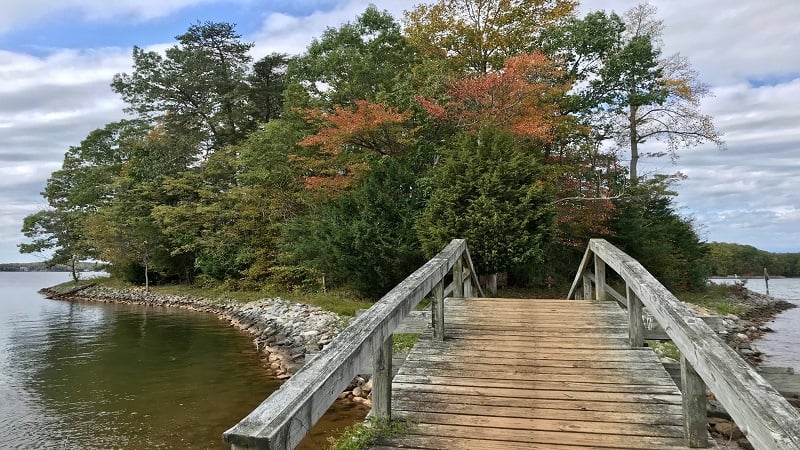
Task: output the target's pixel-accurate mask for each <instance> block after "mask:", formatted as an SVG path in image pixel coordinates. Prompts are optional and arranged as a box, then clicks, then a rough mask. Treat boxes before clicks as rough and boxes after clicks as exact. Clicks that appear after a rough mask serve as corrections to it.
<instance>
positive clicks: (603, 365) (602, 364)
mask: <svg viewBox="0 0 800 450" xmlns="http://www.w3.org/2000/svg"><path fill="white" fill-rule="evenodd" d="M416 361H438V362H444V363H452V362H455V363H460V362H463V361H464V359H463V358H461V357H458V356H453V355H422V354H419V353H409V354H408V356H407V357H406V362H407V364H414V363H415V362H416ZM482 361H483V364H484V365H485V366H487V369H488V366H494V365H501V366H502V365H509V364H514V365H516V366H518V367H573V368H584V369H618V368H619V367H620V366H621V364H620V361H597V360H591V361H571V360H566V361H561V360H556V359H547V360H538V361H537V360H530V359H514V360H508V359H505V360H501V359H496V358H485V359H483V360H482ZM624 363H625V364H624V365H625V366H626V367H630V368H631V369H634V370H635V369H643V368H652V367H653V363H652V362H646V361H634V362H631V361H624Z"/></svg>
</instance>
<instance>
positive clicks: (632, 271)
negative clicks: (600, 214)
mask: <svg viewBox="0 0 800 450" xmlns="http://www.w3.org/2000/svg"><path fill="white" fill-rule="evenodd" d="M592 266H593V267H594V272H593V273H592V272H591V269H592ZM606 267H610V268H611V269H613V270H614V271H615V272H616V273H617V274H618V275H619V276H620V278H622V280H623V281H624V282H625V286H626V288H625V291H626V295H625V296H624V297H623V296H621V295H619V294H617V293H616V291H614V290H613V289H611V288H610V287H609V286H608V285H607V284H606ZM593 288H594V290H593ZM578 291H582V292H581V294H582V295H581V296H582V298H584V299H592V298H593V297H594V299H596V300H605V299H606V298H607V295H609V293H613V294H610V295H612V296H613V297H614V298H615V299H617V300H618V301H620V302H621V303H622V304H623V305H625V306H626V307H627V310H628V325H629V340H630V345H631V346H633V347H641V346H643V345H644V336H645V327H644V323H643V319H642V317H643V316H642V308H643V307H646V308H647V312H648V313H649V315H651V316H652V317H653V318H654V319H655V320H656V321H657V322H658V324H659V325H661V327H662V328H663V329H664V331H665V332H666V333H667V335H668V336H669V338H670V339H671V340H672V341H673V342H674V343H675V345H676V346H677V347H678V349H679V350H680V352H681V379H682V389H681V391H682V394H683V407H684V435H685V437H686V441H687V445H688V446H690V447H708V445H709V443H708V440H707V436H708V432H707V428H706V427H707V419H706V397H705V393H706V387H707V388H708V389H710V390H711V392H712V393H713V394H714V396H715V397H716V398H717V400H719V402H720V403H722V405H723V406H724V407H725V409H726V410H727V411H728V413H729V414H730V415H731V417H732V418H733V419H734V421H735V422H736V424H737V425H738V426H739V428H740V429H741V430H742V432H743V433H744V434H745V436H747V439H748V440H749V441H750V443H751V444H752V445H753V446H754V447H755V448H757V449H769V450H778V449H800V414H798V412H797V411H796V410H795V409H794V408H793V407H792V406H791V405H790V404H789V403H788V402H787V401H786V400H785V399H784V398H783V397H782V396H781V395H780V394H779V393H778V392H777V391H776V390H775V389H773V388H772V386H770V385H769V383H767V382H766V381H765V380H764V378H762V377H761V376H760V375H759V374H758V373H757V372H756V371H755V370H754V369H753V368H752V367H751V366H750V365H748V364H747V363H746V362H745V361H744V360H743V359H742V358H741V357H739V355H738V354H737V353H736V352H735V351H733V350H732V349H731V348H730V347H729V346H728V345H727V344H725V342H723V341H722V339H720V338H719V337H718V336H717V334H716V333H714V331H713V330H712V329H711V328H710V327H709V326H708V325H707V324H706V323H705V322H704V321H703V320H701V319H700V318H699V317H698V316H697V315H696V314H695V313H694V312H693V311H692V310H691V309H689V308H687V307H686V305H684V304H683V303H682V302H680V301H679V300H678V299H677V298H676V297H675V296H674V295H672V293H670V292H669V291H668V290H667V289H666V288H665V287H664V286H663V285H662V284H661V283H659V282H658V280H656V279H655V278H654V277H653V276H652V275H651V274H650V273H649V272H648V271H647V270H646V269H645V268H644V267H642V265H641V264H639V262H638V261H636V260H635V259H633V258H631V257H630V256H628V255H627V254H625V253H624V252H622V251H621V250H619V249H618V248H616V247H614V246H613V245H611V244H609V243H608V242H606V241H605V240H603V239H592V240H591V241H590V242H589V246H588V248H587V250H586V253H585V255H584V257H583V260H582V262H581V265H580V268H579V270H578V273H577V275H576V276H575V281H574V282H573V284H572V287H571V288H570V291H569V294H568V298H576V296H577V295H578V293H579V292H578ZM593 294H594V295H593Z"/></svg>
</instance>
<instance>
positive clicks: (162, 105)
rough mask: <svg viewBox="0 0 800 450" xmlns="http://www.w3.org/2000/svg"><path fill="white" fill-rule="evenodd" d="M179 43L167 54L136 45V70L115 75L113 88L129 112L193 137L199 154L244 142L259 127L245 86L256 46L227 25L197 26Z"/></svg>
mask: <svg viewBox="0 0 800 450" xmlns="http://www.w3.org/2000/svg"><path fill="white" fill-rule="evenodd" d="M176 39H178V45H175V46H173V47H171V48H169V49H167V50H166V52H165V55H164V56H162V55H161V54H159V53H158V52H155V51H145V50H143V49H141V48H139V47H134V48H133V72H132V73H130V74H127V73H122V74H117V75H115V76H114V80H113V82H112V83H111V86H112V88H113V89H114V91H115V92H117V93H119V94H120V95H122V98H123V100H125V101H126V102H127V103H128V104H129V105H130V106H129V108H128V111H129V112H133V113H138V114H139V116H140V117H142V118H145V119H148V120H152V121H156V122H158V123H161V124H163V125H164V126H165V127H166V128H167V129H168V130H169V131H170V132H171V133H175V134H179V135H183V136H192V137H193V138H194V141H195V142H196V145H197V146H198V147H199V148H196V149H195V150H196V153H201V151H206V152H207V151H213V150H218V149H220V148H222V147H223V146H224V145H226V144H231V143H235V142H238V141H240V140H241V139H242V138H243V137H244V136H245V135H246V133H247V132H249V131H252V130H253V129H254V127H255V125H256V118H254V117H253V116H252V115H251V114H250V112H251V109H252V108H251V107H250V105H249V102H248V95H249V93H250V90H249V88H248V85H247V84H246V75H247V71H248V70H249V64H250V61H251V58H250V56H249V55H248V51H249V50H250V49H251V48H252V46H253V45H252V44H249V43H243V42H241V41H240V40H239V39H240V36H239V35H238V34H236V32H235V30H234V27H233V25H231V24H228V23H214V22H206V23H204V24H199V23H198V24H195V25H192V26H191V27H189V30H188V31H187V32H186V33H184V34H182V35H180V36H177V37H176Z"/></svg>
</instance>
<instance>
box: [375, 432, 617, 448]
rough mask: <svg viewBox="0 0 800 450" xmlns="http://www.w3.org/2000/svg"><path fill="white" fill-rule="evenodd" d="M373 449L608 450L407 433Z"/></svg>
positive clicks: (382, 442) (387, 440)
mask: <svg viewBox="0 0 800 450" xmlns="http://www.w3.org/2000/svg"><path fill="white" fill-rule="evenodd" d="M371 448H372V449H373V450H389V449H395V448H403V449H409V448H414V449H426V450H428V449H430V450H476V449H503V450H607V449H604V448H603V447H586V446H574V445H561V444H534V443H529V442H526V443H519V442H509V441H492V440H488V439H482V440H478V439H471V438H465V437H441V436H418V435H406V436H398V437H392V438H389V439H386V440H383V441H381V445H378V446H375V447H371Z"/></svg>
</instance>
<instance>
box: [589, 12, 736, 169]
mask: <svg viewBox="0 0 800 450" xmlns="http://www.w3.org/2000/svg"><path fill="white" fill-rule="evenodd" d="M655 14H656V8H655V7H654V6H651V5H649V4H643V5H639V6H636V7H634V8H632V9H631V10H629V11H627V12H626V14H625V23H626V28H625V34H624V35H623V39H624V41H623V45H622V46H621V48H620V50H619V51H618V52H616V53H615V54H613V55H611V56H610V58H609V59H608V60H607V61H606V62H605V65H604V67H603V68H602V69H601V70H600V74H599V75H600V79H599V80H595V81H594V83H593V84H594V86H595V87H596V88H597V89H598V90H600V91H602V92H603V94H602V95H601V98H602V99H603V102H604V104H605V106H604V107H601V109H602V111H603V113H605V114H607V121H606V129H607V130H608V133H609V137H612V138H614V139H615V140H616V141H617V143H618V144H619V145H620V146H624V147H628V149H629V151H630V165H629V176H630V179H631V180H632V181H633V182H637V181H638V179H639V172H638V164H639V158H640V157H641V156H643V155H641V153H640V150H639V145H640V144H643V143H644V142H646V141H647V140H649V139H656V140H658V141H663V142H664V143H665V144H666V151H665V152H653V153H650V154H647V155H644V156H664V155H669V156H671V157H672V158H673V159H674V158H677V151H678V150H679V149H680V148H684V147H694V146H697V145H700V144H702V143H705V142H711V143H713V144H715V145H716V146H718V147H719V148H724V146H725V144H724V142H723V141H722V138H721V136H720V134H719V133H718V132H717V131H716V129H715V128H714V124H713V120H712V118H711V116H708V115H705V114H703V113H702V112H701V111H700V101H701V99H702V98H704V97H706V96H708V95H709V94H710V91H709V89H708V86H707V85H706V84H704V83H702V82H700V81H699V80H698V78H697V73H696V72H695V71H694V70H692V68H691V65H690V64H689V62H688V60H687V59H686V58H683V57H681V56H680V55H678V54H675V55H672V56H669V57H662V55H661V49H660V47H659V45H660V38H661V31H662V29H663V26H662V24H661V21H659V20H656V19H655Z"/></svg>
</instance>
